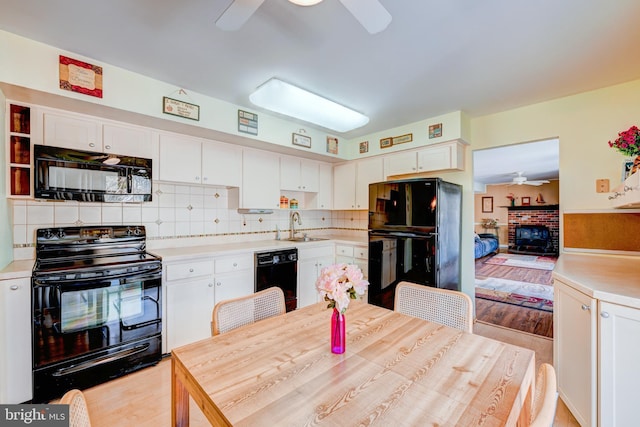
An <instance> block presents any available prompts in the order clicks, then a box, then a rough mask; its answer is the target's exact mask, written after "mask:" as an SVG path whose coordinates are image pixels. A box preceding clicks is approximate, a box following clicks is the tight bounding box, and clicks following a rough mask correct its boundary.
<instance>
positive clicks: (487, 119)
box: [467, 80, 640, 247]
mask: <svg viewBox="0 0 640 427" xmlns="http://www.w3.org/2000/svg"><path fill="white" fill-rule="evenodd" d="M639 100H640V80H635V81H632V82H628V83H624V84H619V85H615V86H610V87H607V88H603V89H598V90H594V91H590V92H584V93H580V94H577V95H573V96H568V97H565V98H560V99H556V100H553V101H548V102H542V103H539V104H533V105H528V106H526V107H522V108H517V109H513V110H509V111H505V112H502V113H498V114H492V115H487V116H483V117H478V118H474V119H471V146H472V147H473V149H474V150H475V149H481V148H488V147H497V146H501V145H509V144H515V143H520V142H529V141H536V140H542V139H548V138H552V137H557V138H559V140H560V189H559V191H560V217H561V223H560V232H561V235H560V245H561V247H563V239H562V214H563V213H564V212H568V211H574V212H575V211H603V210H604V211H606V210H609V209H610V208H611V206H610V201H609V199H608V197H609V194H607V193H596V179H609V181H610V184H611V188H612V189H613V188H614V187H615V186H617V185H619V184H620V183H621V176H622V162H623V161H624V159H625V157H624V156H623V155H622V154H620V153H618V152H617V151H616V150H614V149H612V148H610V147H609V145H608V144H607V142H608V141H610V140H612V139H615V138H616V137H617V135H618V132H620V131H622V130H626V129H628V128H629V127H630V126H632V125H638V124H640V102H639ZM467 180H468V181H467V182H468V183H469V184H471V183H472V180H473V171H472V170H471V169H469V170H468V176H467ZM618 212H619V211H618Z"/></svg>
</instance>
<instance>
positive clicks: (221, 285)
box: [215, 253, 255, 304]
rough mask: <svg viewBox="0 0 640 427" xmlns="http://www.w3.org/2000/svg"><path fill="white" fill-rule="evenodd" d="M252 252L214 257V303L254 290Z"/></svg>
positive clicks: (250, 292)
mask: <svg viewBox="0 0 640 427" xmlns="http://www.w3.org/2000/svg"><path fill="white" fill-rule="evenodd" d="M254 280H255V279H254V269H253V253H246V254H239V255H230V256H224V257H218V258H216V259H215V284H216V286H215V304H217V303H219V302H220V301H224V300H227V299H231V298H238V297H242V296H245V295H249V294H252V293H253V292H254V288H255V285H254Z"/></svg>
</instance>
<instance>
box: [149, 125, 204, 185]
mask: <svg viewBox="0 0 640 427" xmlns="http://www.w3.org/2000/svg"><path fill="white" fill-rule="evenodd" d="M201 156H202V140H200V139H199V138H192V137H188V136H184V135H178V134H172V133H161V134H160V159H159V163H160V165H159V166H160V173H159V178H160V180H161V181H173V182H184V183H191V184H201V183H202V168H201Z"/></svg>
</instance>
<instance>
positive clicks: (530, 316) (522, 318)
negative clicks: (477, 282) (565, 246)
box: [475, 256, 553, 338]
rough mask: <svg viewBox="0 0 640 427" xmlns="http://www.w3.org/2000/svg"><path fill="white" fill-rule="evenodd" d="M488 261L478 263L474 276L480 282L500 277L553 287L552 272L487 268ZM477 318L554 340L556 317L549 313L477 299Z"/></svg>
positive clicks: (491, 265)
mask: <svg viewBox="0 0 640 427" xmlns="http://www.w3.org/2000/svg"><path fill="white" fill-rule="evenodd" d="M488 258H490V256H488V257H484V258H479V259H477V260H476V262H475V272H476V273H475V275H476V277H477V278H482V279H483V278H486V277H498V278H501V279H507V280H517V281H522V282H529V283H541V284H543V285H551V284H552V283H553V278H552V277H551V271H547V270H537V269H533V268H521V267H507V266H503V265H493V264H485V261H486V260H487V259H488ZM476 318H477V319H478V320H481V321H484V322H487V323H491V324H494V325H501V326H505V327H507V328H511V329H517V330H519V331H523V332H529V333H532V334H536V335H542V336H545V337H549V338H551V337H553V313H551V312H549V311H543V310H536V309H533V308H527V307H521V306H517V305H513V304H505V303H500V302H495V301H489V300H485V299H480V298H476Z"/></svg>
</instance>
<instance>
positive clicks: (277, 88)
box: [249, 78, 369, 132]
mask: <svg viewBox="0 0 640 427" xmlns="http://www.w3.org/2000/svg"><path fill="white" fill-rule="evenodd" d="M249 99H250V100H251V102H253V103H254V104H255V105H257V106H259V107H262V108H266V109H267V110H271V111H275V112H276V113H280V114H284V115H286V116H290V117H294V118H296V119H300V120H304V121H305V122H310V123H314V124H316V125H319V126H322V127H325V128H328V129H332V130H335V131H336V132H348V131H350V130H353V129H356V128H359V127H361V126H364V125H366V124H367V123H369V117H367V116H365V115H363V114H360V113H358V112H357V111H353V110H351V109H349V108H347V107H345V106H343V105H340V104H337V103H335V102H333V101H329V100H328V99H326V98H323V97H321V96H318V95H316V94H313V93H311V92H307V91H306V90H304V89H300V88H299V87H296V86H292V85H290V84H289V83H285V82H283V81H282V80H278V79H276V78H273V79H271V80H269V81H268V82H266V83H265V84H263V85H262V86H260V87H259V88H258V89H256V91H255V92H253V93H252V94H251V95H249Z"/></svg>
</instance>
